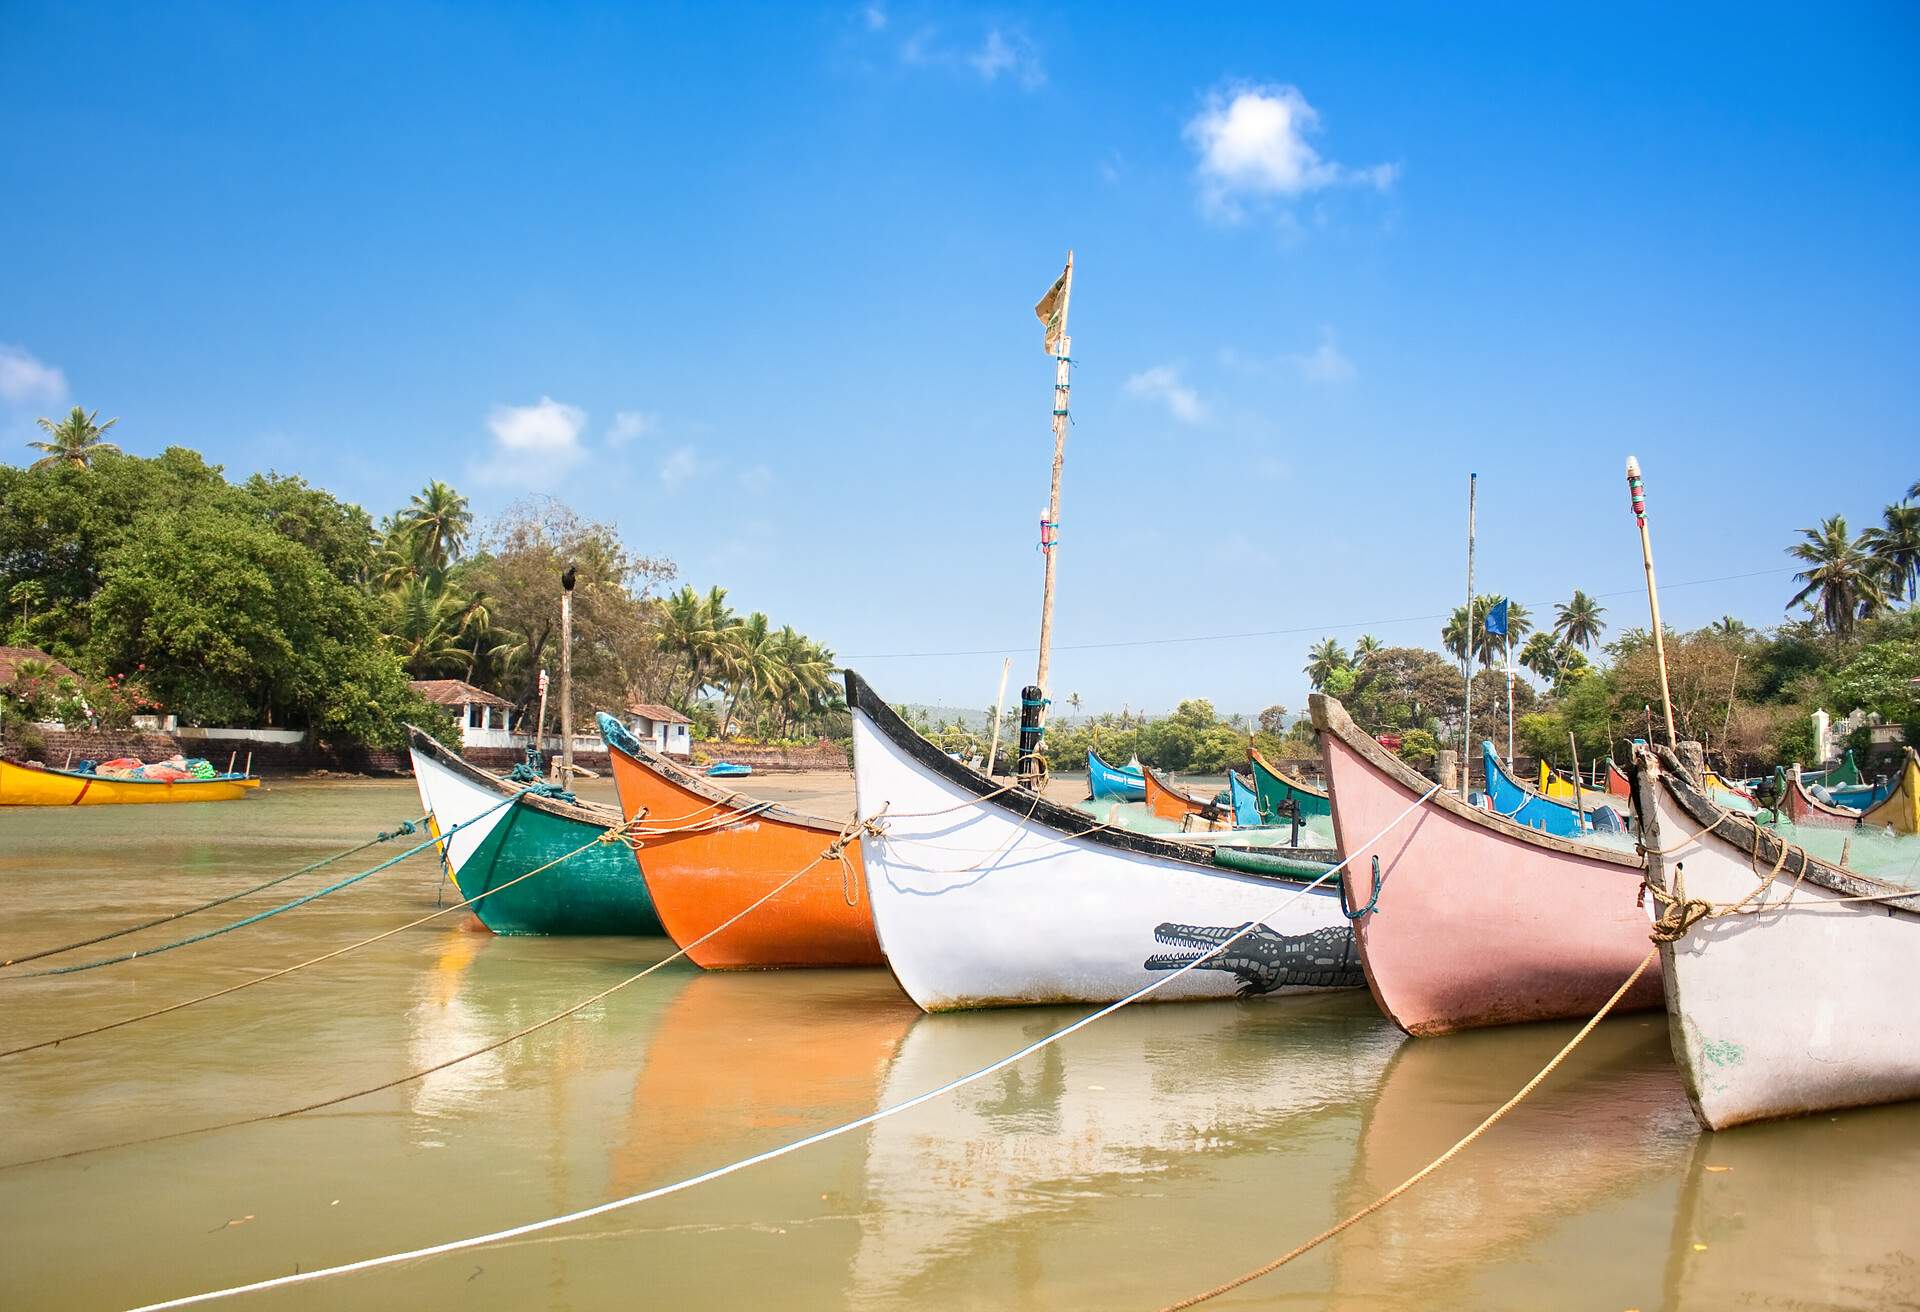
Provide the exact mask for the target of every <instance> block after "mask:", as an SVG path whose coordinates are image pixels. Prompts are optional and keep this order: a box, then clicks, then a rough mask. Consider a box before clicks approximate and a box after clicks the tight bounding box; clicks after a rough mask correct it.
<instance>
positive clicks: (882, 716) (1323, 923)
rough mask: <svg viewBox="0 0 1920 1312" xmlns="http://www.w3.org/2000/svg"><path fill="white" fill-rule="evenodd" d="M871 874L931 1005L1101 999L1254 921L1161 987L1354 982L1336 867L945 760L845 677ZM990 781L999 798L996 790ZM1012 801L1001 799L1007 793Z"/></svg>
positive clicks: (1313, 987) (894, 950) (881, 912)
mask: <svg viewBox="0 0 1920 1312" xmlns="http://www.w3.org/2000/svg"><path fill="white" fill-rule="evenodd" d="M847 682H848V700H849V705H850V706H851V707H852V709H853V734H854V739H853V742H854V786H855V789H856V791H857V793H858V795H859V801H860V812H861V814H862V815H880V814H884V816H885V818H884V820H883V821H882V824H883V826H884V828H883V832H882V833H880V834H879V835H877V836H871V837H869V838H868V840H867V850H866V864H867V886H868V889H869V892H870V894H871V897H872V900H873V909H874V920H875V924H876V925H877V926H878V928H879V932H880V942H881V944H882V946H884V947H885V949H886V952H887V960H888V963H889V964H890V965H891V966H892V967H893V972H894V975H895V976H896V977H897V978H898V979H899V981H900V984H901V986H902V987H903V988H904V989H906V991H907V994H908V996H910V997H911V998H912V999H913V1000H914V1001H915V1002H916V1003H918V1004H919V1005H920V1006H921V1007H922V1008H924V1009H925V1010H927V1011H930V1012H943V1011H959V1010H964V1009H968V1008H974V1007H998V1006H1018V1005H1039V1004H1050V1003H1103V1002H1111V1001H1114V1000H1115V999H1118V998H1121V997H1124V996H1126V995H1128V994H1131V993H1133V992H1135V991H1136V990H1138V989H1140V988H1143V987H1145V986H1146V985H1148V984H1151V983H1153V982H1154V981H1155V980H1156V979H1165V978H1166V976H1167V973H1168V972H1170V971H1173V970H1176V969H1178V968H1179V967H1180V966H1181V965H1184V964H1186V962H1188V961H1191V960H1193V959H1195V958H1196V957H1200V956H1203V955H1206V954H1207V953H1208V952H1210V951H1211V950H1212V949H1213V948H1214V947H1215V946H1217V945H1218V943H1220V942H1221V941H1222V940H1224V939H1225V938H1227V937H1228V936H1230V935H1231V934H1232V933H1233V932H1234V931H1235V930H1238V929H1240V928H1241V927H1243V926H1245V925H1248V924H1250V923H1253V922H1259V928H1257V929H1255V930H1254V931H1253V932H1252V933H1251V934H1249V935H1248V936H1246V937H1245V938H1243V939H1242V940H1241V941H1240V942H1238V943H1236V944H1235V946H1234V947H1233V948H1231V949H1228V951H1227V953H1226V954H1224V955H1223V957H1222V958H1221V960H1220V962H1219V963H1218V964H1217V965H1212V966H1208V967H1203V968H1200V969H1196V970H1192V971H1188V972H1187V973H1186V974H1184V975H1181V976H1179V977H1178V978H1177V979H1174V980H1173V981H1172V982H1171V983H1169V984H1167V985H1166V987H1164V988H1163V989H1161V990H1160V991H1159V992H1157V993H1154V994H1152V995H1151V1000H1155V1001H1194V1000H1199V999H1210V998H1234V997H1243V998H1244V997H1275V996H1280V995H1284V994H1288V993H1299V992H1308V991H1321V990H1325V989H1329V988H1355V987H1358V986H1359V984H1360V982H1361V981H1360V974H1359V970H1358V963H1357V962H1356V961H1355V960H1354V958H1353V942H1352V935H1351V933H1350V931H1349V930H1348V929H1347V925H1346V920H1345V918H1344V917H1343V916H1342V915H1341V913H1340V906H1339V899H1338V895H1337V892H1336V890H1335V889H1334V887H1333V885H1332V883H1331V882H1328V883H1327V884H1325V885H1322V886H1321V887H1319V888H1315V889H1312V890H1310V891H1307V892H1305V893H1303V894H1301V895H1300V896H1298V897H1296V898H1294V899H1293V900H1292V902H1291V903H1290V904H1289V905H1287V906H1285V907H1284V908H1283V909H1282V910H1280V911H1279V912H1277V913H1275V910H1274V908H1275V907H1276V906H1277V905H1278V904H1280V903H1282V902H1284V901H1286V899H1287V897H1288V894H1289V891H1290V890H1297V889H1299V888H1301V887H1304V883H1305V881H1300V882H1294V881H1290V880H1286V879H1281V878H1275V877H1264V876H1260V875H1252V874H1244V873H1240V872H1236V871H1230V870H1226V869H1222V868H1220V867H1217V866H1214V865H1212V864H1211V862H1210V860H1209V858H1207V857H1206V856H1205V855H1204V854H1201V853H1198V852H1196V851H1194V850H1193V849H1192V848H1191V847H1190V846H1189V845H1183V844H1178V843H1171V842H1167V841H1164V840H1160V839H1156V838H1152V837H1150V836H1147V835H1143V834H1136V833H1121V832H1117V831H1113V830H1110V829H1108V828H1106V827H1105V826H1102V825H1099V824H1098V823H1097V822H1094V821H1091V820H1090V819H1089V817H1087V816H1086V815H1085V814H1084V813H1082V812H1078V811H1071V810H1068V809H1066V808H1063V807H1059V806H1057V805H1055V804H1053V803H1050V802H1047V801H1045V800H1044V799H1042V798H1038V797H1034V796H1033V795H1032V794H1029V793H1025V792H1021V793H1018V794H1016V795H1008V794H1005V793H998V791H997V790H996V788H995V786H994V785H993V783H992V781H991V780H988V779H986V778H985V776H982V775H978V774H976V773H974V772H972V771H969V770H967V769H966V768H965V767H964V766H961V765H959V764H958V763H957V762H952V761H948V760H946V758H944V757H943V756H941V755H940V753H939V751H938V749H936V748H934V747H933V746H932V745H931V744H927V743H925V741H924V740H923V739H919V738H918V737H917V736H916V735H913V733H912V731H911V730H910V729H907V728H906V727H905V726H904V725H903V724H900V723H899V721H898V717H897V716H895V715H894V714H893V712H892V711H891V710H890V709H888V708H887V706H886V705H885V703H884V702H882V701H881V700H880V699H879V698H878V696H877V695H876V694H875V693H874V692H873V690H872V689H871V688H869V687H867V685H866V684H865V683H864V682H863V681H861V680H859V678H858V676H855V675H851V674H850V675H849V676H848V680H847ZM990 795H992V796H990ZM1002 798H1005V800H1004V801H1003V800H1001V799H1002Z"/></svg>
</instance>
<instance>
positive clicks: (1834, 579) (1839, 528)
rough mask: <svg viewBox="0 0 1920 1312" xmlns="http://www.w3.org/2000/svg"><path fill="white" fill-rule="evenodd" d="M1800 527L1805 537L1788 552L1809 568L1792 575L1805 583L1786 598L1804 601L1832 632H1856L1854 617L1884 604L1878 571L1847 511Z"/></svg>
mask: <svg viewBox="0 0 1920 1312" xmlns="http://www.w3.org/2000/svg"><path fill="white" fill-rule="evenodd" d="M1800 533H1801V536H1802V537H1803V538H1804V539H1805V541H1803V542H1797V543H1795V544H1794V545H1793V546H1791V547H1789V548H1787V553H1788V554H1789V555H1791V556H1792V557H1793V558H1794V559H1795V560H1798V561H1802V562H1804V563H1805V564H1806V565H1807V566H1808V568H1807V569H1804V570H1802V571H1801V572H1800V573H1798V574H1795V575H1794V576H1793V577H1794V580H1795V581H1796V582H1798V583H1800V584H1801V585H1802V587H1801V589H1800V591H1798V592H1796V593H1794V594H1793V596H1792V597H1790V598H1788V599H1787V605H1788V606H1789V607H1793V606H1805V607H1806V608H1807V610H1808V612H1809V613H1810V614H1813V615H1815V616H1817V617H1818V618H1819V619H1820V621H1821V622H1822V623H1823V624H1825V625H1826V627H1827V631H1828V632H1829V633H1832V634H1833V635H1834V636H1836V637H1839V638H1847V637H1851V636H1852V634H1853V626H1854V623H1855V622H1856V621H1857V620H1859V619H1861V618H1863V617H1865V616H1867V615H1870V614H1872V613H1873V612H1874V611H1875V610H1876V609H1878V608H1879V607H1880V606H1881V605H1882V604H1884V601H1885V598H1884V597H1883V595H1882V593H1881V591H1880V580H1879V576H1878V571H1877V569H1876V567H1875V565H1874V563H1873V561H1872V560H1871V559H1870V558H1869V557H1868V556H1867V553H1866V552H1865V551H1864V550H1862V549H1861V546H1860V544H1859V543H1858V542H1855V541H1854V540H1853V538H1852V537H1851V536H1850V535H1849V534H1848V533H1847V520H1846V516H1844V515H1833V516H1830V517H1828V518H1827V519H1824V520H1822V521H1820V526H1819V527H1818V528H1803V529H1801V530H1800Z"/></svg>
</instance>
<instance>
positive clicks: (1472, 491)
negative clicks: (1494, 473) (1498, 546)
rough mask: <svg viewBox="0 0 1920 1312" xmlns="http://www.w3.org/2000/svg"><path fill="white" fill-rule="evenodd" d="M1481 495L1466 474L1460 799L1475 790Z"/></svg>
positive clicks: (1473, 476)
mask: <svg viewBox="0 0 1920 1312" xmlns="http://www.w3.org/2000/svg"><path fill="white" fill-rule="evenodd" d="M1479 492H1480V475H1478V474H1468V475H1467V616H1466V619H1465V620H1464V621H1463V622H1462V625H1461V628H1462V632H1461V634H1460V645H1461V650H1462V651H1463V652H1464V653H1465V654H1466V662H1465V663H1466V667H1467V707H1466V715H1465V716H1464V717H1463V718H1462V720H1461V722H1460V737H1461V743H1460V796H1462V797H1465V796H1466V795H1467V794H1468V793H1469V792H1471V791H1472V790H1473V640H1474V639H1475V638H1476V637H1478V636H1479V635H1478V634H1476V633H1475V632H1474V623H1473V512H1474V502H1475V500H1476V499H1477V498H1478V496H1479Z"/></svg>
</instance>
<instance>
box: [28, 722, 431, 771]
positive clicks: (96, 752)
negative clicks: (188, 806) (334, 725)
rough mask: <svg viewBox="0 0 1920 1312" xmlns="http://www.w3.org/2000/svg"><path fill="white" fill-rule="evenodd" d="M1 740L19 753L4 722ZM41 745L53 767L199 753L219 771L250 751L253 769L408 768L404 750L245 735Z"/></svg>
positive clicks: (133, 732)
mask: <svg viewBox="0 0 1920 1312" xmlns="http://www.w3.org/2000/svg"><path fill="white" fill-rule="evenodd" d="M7 728H8V733H7V741H6V742H5V743H4V744H0V756H6V757H9V758H12V759H15V760H18V759H21V758H22V757H23V755H24V753H22V751H21V750H20V745H19V742H18V740H17V738H16V736H15V734H14V733H13V726H11V725H9V726H8V727H7ZM40 733H41V736H42V737H44V738H45V739H46V740H47V749H46V751H45V752H44V753H42V754H41V755H40V759H41V760H42V761H44V762H45V763H46V764H48V765H51V766H53V767H55V768H59V767H60V766H63V765H65V764H66V763H67V762H68V761H70V760H71V761H110V760H112V759H113V758H114V757H117V756H134V757H138V758H139V759H140V760H142V761H160V760H164V759H166V758H167V757H169V756H172V755H174V754H175V753H178V754H180V755H182V756H204V757H205V758H206V759H207V760H209V761H211V762H213V766H214V768H215V769H216V770H225V769H226V768H227V763H228V761H229V760H231V761H232V763H233V768H234V769H236V770H239V769H243V768H245V766H246V762H247V755H248V753H252V755H253V772H254V773H255V774H297V773H304V772H306V771H309V770H335V771H339V772H341V773H347V774H392V775H404V774H408V773H410V768H409V766H408V764H407V754H406V752H405V751H387V750H382V749H378V748H370V747H362V746H359V745H357V744H342V745H338V746H335V745H332V744H326V743H314V742H304V743H257V742H253V741H250V740H247V739H227V740H224V741H223V740H221V739H218V738H194V739H188V740H182V739H178V738H175V737H174V736H173V735H172V734H169V733H148V732H143V731H141V730H138V729H43V730H41V731H40Z"/></svg>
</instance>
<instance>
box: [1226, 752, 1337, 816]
mask: <svg viewBox="0 0 1920 1312" xmlns="http://www.w3.org/2000/svg"><path fill="white" fill-rule="evenodd" d="M1247 765H1248V767H1249V768H1250V769H1251V770H1252V771H1253V791H1254V792H1255V793H1256V794H1257V795H1258V796H1259V798H1260V818H1261V820H1262V821H1263V822H1264V823H1266V824H1272V823H1274V821H1275V820H1276V819H1278V818H1280V817H1282V816H1285V815H1287V814H1288V809H1289V808H1288V804H1289V803H1291V804H1294V805H1297V806H1298V807H1299V808H1300V818H1301V819H1302V820H1305V819H1306V818H1307V817H1308V816H1310V815H1332V814H1333V806H1332V804H1331V803H1329V802H1328V801H1327V795H1326V794H1325V793H1323V792H1321V791H1320V790H1319V789H1318V788H1315V787H1313V786H1312V785H1311V784H1305V783H1302V782H1300V780H1298V779H1296V778H1294V777H1293V776H1292V775H1290V774H1288V773H1287V772H1286V771H1285V770H1281V769H1279V768H1277V767H1275V766H1273V765H1271V764H1269V763H1268V761H1267V758H1266V757H1264V756H1262V755H1260V749H1259V748H1257V747H1255V746H1254V745H1253V744H1252V743H1248V744H1247Z"/></svg>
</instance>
